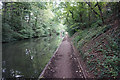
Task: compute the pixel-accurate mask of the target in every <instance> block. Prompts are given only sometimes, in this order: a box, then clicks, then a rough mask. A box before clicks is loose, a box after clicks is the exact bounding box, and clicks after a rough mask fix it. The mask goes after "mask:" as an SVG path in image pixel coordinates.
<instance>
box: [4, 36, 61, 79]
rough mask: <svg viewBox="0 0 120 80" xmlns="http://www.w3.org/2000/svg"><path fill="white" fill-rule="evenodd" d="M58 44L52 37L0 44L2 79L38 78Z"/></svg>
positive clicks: (58, 40)
mask: <svg viewBox="0 0 120 80" xmlns="http://www.w3.org/2000/svg"><path fill="white" fill-rule="evenodd" d="M60 43H61V38H60V37H59V36H58V37H56V36H52V37H41V38H36V39H27V40H22V41H16V42H11V43H4V44H2V68H3V69H2V77H3V78H17V77H22V78H38V77H39V75H40V73H41V72H42V70H43V69H44V67H45V65H46V64H47V63H48V61H49V60H50V58H51V57H52V55H53V54H54V52H55V50H56V49H57V47H58V46H59V44H60Z"/></svg>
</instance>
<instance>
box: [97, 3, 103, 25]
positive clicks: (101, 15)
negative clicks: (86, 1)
mask: <svg viewBox="0 0 120 80" xmlns="http://www.w3.org/2000/svg"><path fill="white" fill-rule="evenodd" d="M97 5H98V9H99V11H100V17H101V19H102V23H103V24H104V23H105V22H104V18H103V14H102V10H101V7H100V5H99V3H98V2H97Z"/></svg>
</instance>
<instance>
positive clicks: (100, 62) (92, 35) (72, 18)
mask: <svg viewBox="0 0 120 80" xmlns="http://www.w3.org/2000/svg"><path fill="white" fill-rule="evenodd" d="M63 4H64V6H65V8H64V9H65V10H66V12H65V14H66V19H65V24H66V25H67V31H68V33H69V35H70V36H74V38H73V42H74V45H75V46H77V49H78V50H79V52H80V55H81V56H82V58H83V60H84V62H85V63H86V65H87V68H88V69H89V70H88V71H89V72H90V73H93V74H94V75H95V77H96V78H105V77H107V78H108V77H111V78H116V77H118V76H119V73H120V64H119V63H120V54H119V53H120V39H119V37H120V28H119V22H120V13H119V12H120V2H119V3H117V2H116V3H103V2H99V3H98V2H93V3H92V2H89V3H87V2H86V3H85V2H84V3H63ZM64 16H65V15H64Z"/></svg>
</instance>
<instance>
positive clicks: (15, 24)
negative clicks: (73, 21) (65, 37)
mask: <svg viewBox="0 0 120 80" xmlns="http://www.w3.org/2000/svg"><path fill="white" fill-rule="evenodd" d="M50 5H53V4H52V3H46V2H32V3H28V2H25V3H24V2H12V3H9V2H3V14H2V16H3V17H2V24H3V25H2V27H3V34H2V35H3V39H2V40H3V42H9V41H14V40H21V39H25V38H33V37H40V36H51V35H52V34H58V33H59V31H60V29H59V28H58V27H56V25H59V24H60V23H58V21H57V20H56V21H55V19H56V18H55V17H56V16H54V13H53V12H52V11H51V9H50V8H49V7H50ZM8 32H9V33H8Z"/></svg>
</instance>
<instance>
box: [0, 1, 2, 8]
mask: <svg viewBox="0 0 120 80" xmlns="http://www.w3.org/2000/svg"><path fill="white" fill-rule="evenodd" d="M0 9H2V2H1V1H0Z"/></svg>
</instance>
